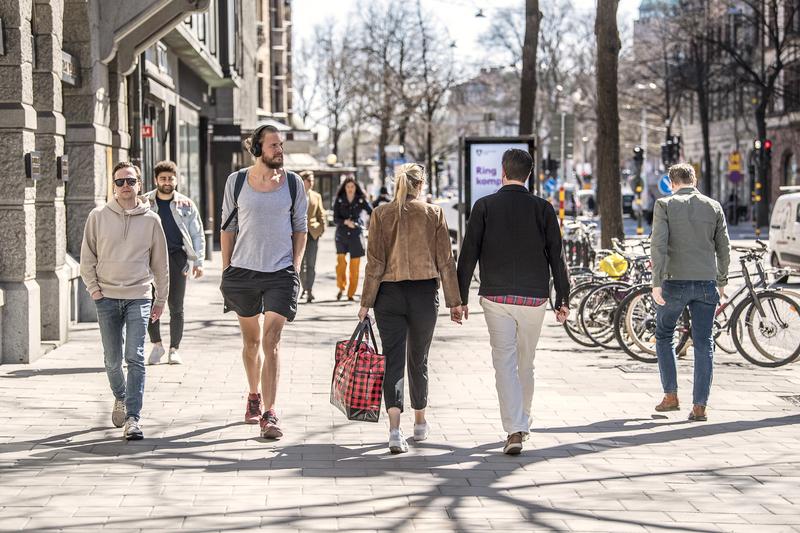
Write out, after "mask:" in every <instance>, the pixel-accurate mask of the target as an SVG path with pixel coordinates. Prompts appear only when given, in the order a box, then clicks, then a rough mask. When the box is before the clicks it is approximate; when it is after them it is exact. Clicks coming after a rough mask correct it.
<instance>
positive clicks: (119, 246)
mask: <svg viewBox="0 0 800 533" xmlns="http://www.w3.org/2000/svg"><path fill="white" fill-rule="evenodd" d="M113 177H114V200H112V201H110V202H108V203H107V204H106V205H104V206H103V207H97V208H95V209H93V210H92V212H91V213H89V218H88V219H87V220H86V227H85V229H84V233H83V244H82V245H81V277H82V278H83V282H84V283H85V284H86V290H87V291H88V292H89V294H91V295H92V299H93V300H94V302H95V304H96V306H97V321H98V323H99V325H100V336H101V338H102V341H103V353H104V356H105V367H106V374H107V375H108V381H109V383H110V385H111V391H112V392H113V393H114V398H115V400H114V407H113V409H112V412H111V421H112V423H113V424H114V425H115V426H116V427H122V426H123V425H124V426H125V429H124V432H123V435H124V437H125V438H126V439H127V440H139V439H141V438H143V435H142V430H141V428H140V427H139V416H140V412H141V410H142V397H143V396H144V374H145V371H144V342H145V333H146V331H147V321H148V320H152V321H156V320H158V318H159V317H160V316H161V312H162V311H163V310H164V304H165V302H166V301H167V294H168V292H169V266H168V259H167V257H168V256H167V240H166V237H165V236H164V230H163V229H162V227H161V220H160V219H159V217H158V215H156V214H155V213H153V212H152V211H151V210H150V206H149V204H148V203H147V202H143V201H142V200H141V199H139V197H138V195H139V191H141V187H142V183H141V172H140V170H139V168H138V167H137V166H135V165H134V164H132V163H129V162H120V163H117V165H116V166H115V167H114V172H113ZM152 284H154V285H155V299H153V300H151V294H152V293H151V291H152V289H151V285H152ZM123 331H124V335H123ZM123 344H124V346H123ZM123 353H124V356H125V362H126V363H127V364H128V376H127V384H126V380H125V375H124V373H123V371H122V357H123Z"/></svg>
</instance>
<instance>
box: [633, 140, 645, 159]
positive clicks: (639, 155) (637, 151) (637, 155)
mask: <svg viewBox="0 0 800 533" xmlns="http://www.w3.org/2000/svg"><path fill="white" fill-rule="evenodd" d="M633 161H634V162H636V163H639V164H641V163H642V161H644V150H642V147H641V146H639V145H638V144H637V145H636V146H634V147H633Z"/></svg>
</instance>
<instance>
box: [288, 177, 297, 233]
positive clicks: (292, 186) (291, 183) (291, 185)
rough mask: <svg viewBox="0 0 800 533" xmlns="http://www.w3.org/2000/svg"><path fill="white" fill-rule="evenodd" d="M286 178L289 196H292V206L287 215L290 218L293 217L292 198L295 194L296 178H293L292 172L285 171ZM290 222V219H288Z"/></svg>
mask: <svg viewBox="0 0 800 533" xmlns="http://www.w3.org/2000/svg"><path fill="white" fill-rule="evenodd" d="M286 180H287V182H288V183H289V196H291V197H292V207H291V209H290V210H289V217H291V219H293V218H294V200H295V198H294V197H295V196H297V178H295V174H294V172H287V173H286ZM289 222H291V220H290V221H289Z"/></svg>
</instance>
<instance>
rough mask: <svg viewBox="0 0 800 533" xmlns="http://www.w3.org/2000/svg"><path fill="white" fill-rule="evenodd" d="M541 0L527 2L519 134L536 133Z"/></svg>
mask: <svg viewBox="0 0 800 533" xmlns="http://www.w3.org/2000/svg"><path fill="white" fill-rule="evenodd" d="M541 16H542V14H541V12H539V0H526V1H525V39H524V40H523V42H522V79H521V80H520V88H519V94H520V98H519V134H520V135H530V134H532V133H534V129H533V126H534V124H533V117H534V110H535V108H536V51H537V50H538V43H539V20H540V18H541Z"/></svg>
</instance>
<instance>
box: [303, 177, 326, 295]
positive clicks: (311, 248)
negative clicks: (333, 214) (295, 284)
mask: <svg viewBox="0 0 800 533" xmlns="http://www.w3.org/2000/svg"><path fill="white" fill-rule="evenodd" d="M300 177H301V178H303V187H305V189H306V197H307V198H308V240H307V241H306V251H305V254H304V255H303V263H302V265H301V267H300V283H302V285H303V294H305V296H306V302H307V303H311V302H313V301H314V293H312V292H311V290H312V289H313V288H314V278H315V277H316V273H317V272H316V265H317V248H318V246H319V238H320V237H322V234H323V233H324V232H325V209H324V208H323V207H322V195H321V194H320V193H318V192H316V191H315V190H314V173H313V172H311V171H310V170H306V171H305V172H301V173H300ZM301 298H302V295H301Z"/></svg>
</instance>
